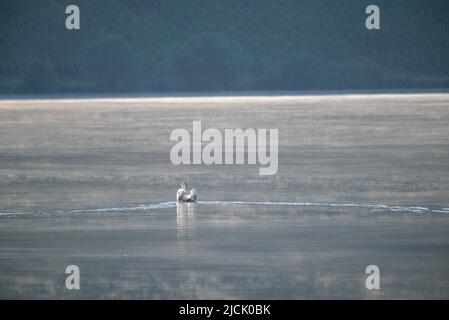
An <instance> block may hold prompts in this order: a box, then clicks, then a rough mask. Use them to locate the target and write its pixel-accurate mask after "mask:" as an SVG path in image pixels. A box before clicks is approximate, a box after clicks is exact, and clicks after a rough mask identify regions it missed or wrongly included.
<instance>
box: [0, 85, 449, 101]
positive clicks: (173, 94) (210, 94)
mask: <svg viewBox="0 0 449 320" xmlns="http://www.w3.org/2000/svg"><path fill="white" fill-rule="evenodd" d="M432 93H449V88H434V89H369V90H366V89H354V90H347V89H345V90H279V91H204V92H202V91H196V92H193V91H192V92H155V93H145V92H136V93H93V94H19V95H18V94H0V101H5V100H64V99H77V100H84V99H86V100H89V99H114V98H121V99H127V98H130V99H131V98H132V99H139V98H141V99H145V98H196V97H198V98H202V97H204V98H207V97H211V98H216V97H279V96H285V97H288V96H291V97H293V96H298V97H300V96H337V95H342V96H343V95H360V94H373V95H380V94H392V95H394V94H432Z"/></svg>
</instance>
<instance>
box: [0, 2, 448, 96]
mask: <svg viewBox="0 0 449 320" xmlns="http://www.w3.org/2000/svg"><path fill="white" fill-rule="evenodd" d="M70 4H77V5H78V6H79V7H80V11H81V30H67V29H66V28H65V20H66V17H67V16H68V15H67V14H65V8H66V6H68V5H70ZM370 4H376V5H378V6H379V7H380V11H381V30H378V31H373V30H367V29H366V28H365V19H366V17H367V15H366V14H365V8H366V7H367V6H368V5H370ZM448 16H449V2H448V1H446V0H430V1H429V0H426V1H424V0H406V1H405V0H395V1H391V0H390V1H383V0H376V1H371V0H370V1H364V0H346V1H344V2H343V1H332V0H330V1H329V0H326V1H323V0H314V1H304V0H266V1H246V0H227V1H222V0H190V1H179V0H178V1H176V0H150V1H142V0H129V1H119V0H78V1H76V2H73V1H68V0H65V1H58V0H39V1H25V0H14V1H1V2H0V94H21V93H118V92H120V93H122V92H130V93H132V92H148V93H151V92H169V91H222V90H232V91H236V90H237V91H238V90H303V89H305V90H308V89H366V88H370V89H385V88H387V89H388V88H448V87H449V58H448V57H449V43H448V41H447V39H448V35H449V19H448Z"/></svg>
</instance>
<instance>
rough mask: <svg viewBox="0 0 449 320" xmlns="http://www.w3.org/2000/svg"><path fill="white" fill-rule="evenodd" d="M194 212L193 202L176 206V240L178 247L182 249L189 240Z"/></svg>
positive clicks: (194, 204)
mask: <svg viewBox="0 0 449 320" xmlns="http://www.w3.org/2000/svg"><path fill="white" fill-rule="evenodd" d="M195 210H196V203H194V202H187V203H177V204H176V238H177V241H178V246H180V247H184V246H185V245H186V243H187V241H188V240H189V239H190V238H191V235H192V223H193V220H194V218H195Z"/></svg>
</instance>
